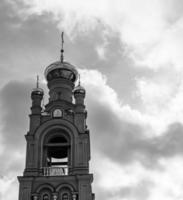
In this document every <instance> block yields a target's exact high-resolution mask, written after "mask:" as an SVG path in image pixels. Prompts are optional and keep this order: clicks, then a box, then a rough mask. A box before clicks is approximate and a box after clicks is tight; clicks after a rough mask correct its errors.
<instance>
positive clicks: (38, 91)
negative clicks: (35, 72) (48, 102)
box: [32, 76, 44, 95]
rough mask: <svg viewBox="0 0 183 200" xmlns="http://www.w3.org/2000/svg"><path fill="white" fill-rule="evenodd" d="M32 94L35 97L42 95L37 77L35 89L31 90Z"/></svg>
mask: <svg viewBox="0 0 183 200" xmlns="http://www.w3.org/2000/svg"><path fill="white" fill-rule="evenodd" d="M32 94H35V95H43V94H44V91H43V89H42V88H40V87H39V76H37V82H36V88H33V89H32Z"/></svg>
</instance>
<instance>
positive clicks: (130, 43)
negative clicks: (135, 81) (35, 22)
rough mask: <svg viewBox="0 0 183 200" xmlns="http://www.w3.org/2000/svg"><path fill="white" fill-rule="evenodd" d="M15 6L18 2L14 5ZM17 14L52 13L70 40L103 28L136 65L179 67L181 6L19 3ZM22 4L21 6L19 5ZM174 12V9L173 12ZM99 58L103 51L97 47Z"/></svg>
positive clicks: (166, 3) (177, 3) (169, 3)
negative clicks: (113, 37) (115, 39)
mask: <svg viewBox="0 0 183 200" xmlns="http://www.w3.org/2000/svg"><path fill="white" fill-rule="evenodd" d="M16 2H17V1H16ZM16 2H14V3H12V2H11V3H12V5H13V6H14V8H15V10H16V12H18V14H19V15H20V16H21V18H22V17H23V16H24V17H25V19H27V18H28V17H29V16H32V15H39V16H40V15H43V14H45V13H51V15H52V18H53V20H54V21H55V22H57V24H58V27H59V28H61V29H63V28H64V29H65V30H66V31H67V33H68V34H69V36H70V37H75V36H77V34H78V33H80V32H82V34H89V32H90V31H92V30H94V29H95V28H96V27H97V26H98V25H99V24H103V25H104V27H105V30H106V31H107V32H108V34H110V35H113V34H115V33H118V34H119V37H120V38H121V44H125V45H126V52H127V55H128V56H129V57H131V58H132V59H134V61H135V62H136V64H138V65H140V66H146V67H149V68H151V69H157V68H160V67H167V66H169V65H173V66H174V67H175V68H176V69H180V68H181V65H182V56H181V55H182V54H181V52H182V47H181V46H182V45H181V44H182V42H183V41H182V38H181V35H182V18H181V14H180V13H181V11H182V3H181V2H180V1H173V0H168V1H164V0H161V1H159V0H155V1H151V2H148V1H145V0H138V1H133V0H130V1H128V2H127V1H124V0H122V1H121V0H119V1H115V2H113V1H110V0H108V1H100V2H98V1H96V0H95V1H83V0H80V1H77V2H75V1H73V0H69V1H54V2H53V1H49V0H46V1H44V2H43V1H40V0H39V1H38V0H33V1H26V0H22V1H18V2H19V3H16ZM20 2H22V4H20ZM172 8H173V9H172ZM96 50H97V52H98V53H99V56H103V50H102V49H101V48H99V47H97V46H96Z"/></svg>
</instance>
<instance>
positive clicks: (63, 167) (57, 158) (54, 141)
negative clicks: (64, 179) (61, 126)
mask: <svg viewBox="0 0 183 200" xmlns="http://www.w3.org/2000/svg"><path fill="white" fill-rule="evenodd" d="M50 135H51V137H50V138H47V140H46V141H45V144H44V154H45V156H44V157H45V158H44V159H45V161H44V167H47V170H48V171H47V172H46V174H47V175H51V176H52V175H53V176H55V175H67V174H68V166H69V163H70V141H69V138H68V137H67V134H65V133H63V132H62V131H61V130H55V131H53V134H52V132H51V134H50Z"/></svg>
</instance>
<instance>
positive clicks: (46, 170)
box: [43, 167, 68, 176]
mask: <svg viewBox="0 0 183 200" xmlns="http://www.w3.org/2000/svg"><path fill="white" fill-rule="evenodd" d="M66 175H68V167H43V176H66Z"/></svg>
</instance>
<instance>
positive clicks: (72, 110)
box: [18, 33, 94, 200]
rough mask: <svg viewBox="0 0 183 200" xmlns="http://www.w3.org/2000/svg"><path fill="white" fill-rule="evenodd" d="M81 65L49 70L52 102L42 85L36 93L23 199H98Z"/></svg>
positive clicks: (21, 191) (61, 63)
mask: <svg viewBox="0 0 183 200" xmlns="http://www.w3.org/2000/svg"><path fill="white" fill-rule="evenodd" d="M78 76H79V75H78V72H77V70H76V68H75V67H74V66H73V65H71V64H70V63H68V62H65V61H64V60H63V33H62V49H61V59H60V61H57V62H54V63H52V64H51V65H49V66H48V67H47V68H46V69H45V78H46V81H47V86H48V89H49V100H48V103H47V105H45V107H44V108H43V107H42V100H43V96H44V92H43V90H42V89H41V88H40V87H39V84H38V82H37V87H36V88H35V89H33V91H32V93H31V99H32V106H31V114H30V127H29V131H28V132H27V134H26V135H25V138H26V143H27V150H26V164H25V170H24V173H23V176H19V177H18V180H19V183H20V186H19V200H94V194H93V193H92V188H91V184H92V181H93V175H92V174H90V173H89V160H90V137H89V130H88V129H87V126H86V117H87V112H86V110H85V105H84V99H85V89H84V88H83V87H82V86H81V85H80V81H79V84H78V85H77V86H75V82H76V81H77V79H78Z"/></svg>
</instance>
